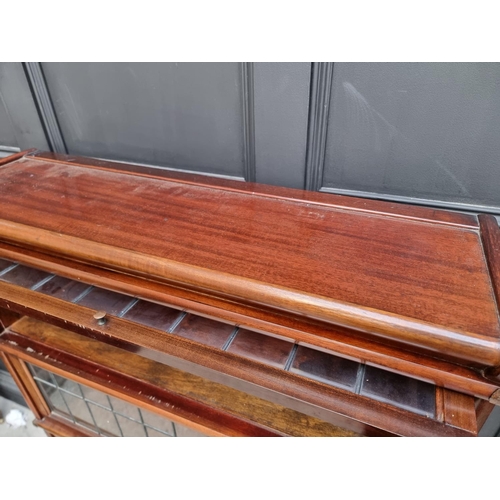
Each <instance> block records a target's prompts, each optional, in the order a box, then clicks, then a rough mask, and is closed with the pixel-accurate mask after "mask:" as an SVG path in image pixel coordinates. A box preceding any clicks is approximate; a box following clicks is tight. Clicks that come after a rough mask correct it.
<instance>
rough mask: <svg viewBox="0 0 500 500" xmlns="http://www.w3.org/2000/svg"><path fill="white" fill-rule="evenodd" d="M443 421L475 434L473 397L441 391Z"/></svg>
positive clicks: (475, 422) (475, 423)
mask: <svg viewBox="0 0 500 500" xmlns="http://www.w3.org/2000/svg"><path fill="white" fill-rule="evenodd" d="M443 396H444V397H443V403H444V404H443V406H444V421H445V422H446V423H447V424H448V425H451V426H453V427H458V428H460V429H467V430H468V431H469V432H471V433H473V434H477V431H478V428H477V420H476V408H475V404H474V399H473V398H471V397H469V396H466V395H464V394H460V393H458V392H455V391H443Z"/></svg>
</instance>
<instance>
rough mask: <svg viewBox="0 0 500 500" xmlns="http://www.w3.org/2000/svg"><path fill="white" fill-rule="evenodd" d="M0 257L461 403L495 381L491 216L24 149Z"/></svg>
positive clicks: (4, 206) (488, 391)
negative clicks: (369, 369) (448, 394)
mask: <svg viewBox="0 0 500 500" xmlns="http://www.w3.org/2000/svg"><path fill="white" fill-rule="evenodd" d="M0 258H5V259H10V260H14V261H16V262H20V263H24V264H26V265H31V266H34V267H37V268H40V269H44V270H49V271H52V272H56V273H57V274H60V275H62V276H67V277H70V278H72V279H83V280H85V279H86V280H87V281H90V282H91V283H92V284H98V285H99V286H102V287H104V288H108V289H110V290H114V291H118V292H124V293H129V294H131V295H133V296H137V297H140V298H143V299H147V300H151V301H154V302H157V303H161V304H166V305H168V306H172V307H176V308H178V309H183V310H186V311H189V312H193V313H195V314H199V315H201V316H205V317H209V318H212V319H216V320H218V321H222V322H225V323H230V324H235V325H238V326H240V327H244V328H248V329H250V330H252V331H257V332H264V333H266V334H270V335H272V336H275V337H278V338H282V339H287V340H290V341H293V342H296V343H298V344H300V345H304V346H309V347H311V346H313V347H314V348H316V349H320V350H324V351H328V352H334V353H336V354H339V355H341V356H343V357H345V358H348V359H352V360H356V361H362V362H364V363H369V364H371V365H374V366H380V367H384V368H386V369H388V370H390V371H393V372H397V373H402V374H406V375H408V374H409V375H412V376H415V377H417V378H419V379H421V380H426V381H429V382H432V383H434V384H437V385H439V386H442V387H447V388H450V389H453V390H457V391H460V392H463V393H467V394H470V395H472V396H475V397H480V398H483V399H491V400H492V401H495V398H496V391H497V388H498V387H499V386H500V384H499V382H498V379H497V375H498V367H499V366H500V324H499V313H498V301H499V298H500V295H499V287H500V230H499V228H498V225H497V223H496V220H495V218H494V217H493V216H491V215H486V214H485V215H478V216H475V215H466V214H462V213H457V212H449V211H445V210H434V209H432V208H424V207H417V206H410V205H404V204H397V203H389V202H382V201H372V200H367V199H361V198H353V197H346V196H337V195H331V194H326V193H317V192H308V191H301V190H294V189H288V188H281V187H273V186H267V185H259V184H254V183H245V182H240V181H233V180H226V179H219V178H212V177H208V176H202V175H195V174H187V173H179V172H175V171H170V170H164V169H155V168H152V167H141V166H137V165H128V164H123V163H114V162H105V161H100V160H95V159H89V158H79V157H74V156H66V155H59V154H53V153H44V152H38V151H29V152H23V153H20V154H19V155H15V156H11V157H8V158H6V159H3V160H0ZM138 342H139V343H140V339H138Z"/></svg>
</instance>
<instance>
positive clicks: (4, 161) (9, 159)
mask: <svg viewBox="0 0 500 500" xmlns="http://www.w3.org/2000/svg"><path fill="white" fill-rule="evenodd" d="M35 151H37V149H36V148H32V149H26V150H24V151H20V152H19V153H15V154H13V155H10V156H6V157H5V158H0V167H2V166H3V165H7V164H8V163H12V162H13V161H16V160H19V159H20V158H22V157H23V156H26V155H27V154H29V153H34V152H35Z"/></svg>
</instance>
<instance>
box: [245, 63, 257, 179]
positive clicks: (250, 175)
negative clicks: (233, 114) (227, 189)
mask: <svg viewBox="0 0 500 500" xmlns="http://www.w3.org/2000/svg"><path fill="white" fill-rule="evenodd" d="M241 79H242V90H243V158H244V169H245V171H244V175H245V180H246V181H247V182H255V179H256V169H255V113H254V78H253V63H251V62H247V63H241Z"/></svg>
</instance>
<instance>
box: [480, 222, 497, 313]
mask: <svg viewBox="0 0 500 500" xmlns="http://www.w3.org/2000/svg"><path fill="white" fill-rule="evenodd" d="M478 219H479V228H480V234H481V242H482V244H483V250H484V255H485V258H486V264H487V266H488V269H489V271H490V276H491V282H492V286H493V290H494V292H495V298H496V301H497V309H498V308H499V307H500V227H498V224H497V221H496V219H495V217H493V215H486V214H482V215H479V217H478Z"/></svg>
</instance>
